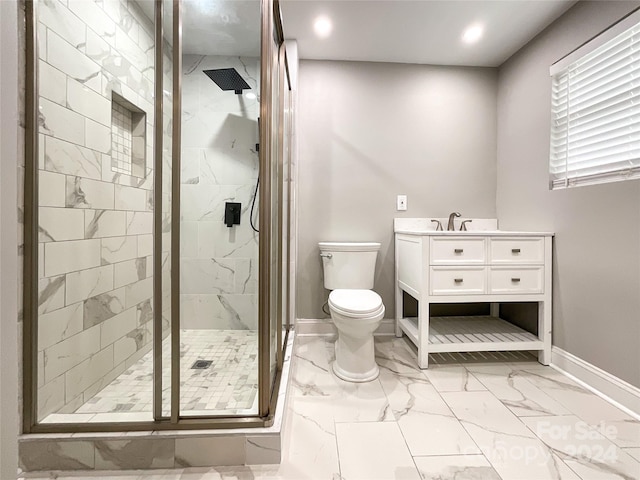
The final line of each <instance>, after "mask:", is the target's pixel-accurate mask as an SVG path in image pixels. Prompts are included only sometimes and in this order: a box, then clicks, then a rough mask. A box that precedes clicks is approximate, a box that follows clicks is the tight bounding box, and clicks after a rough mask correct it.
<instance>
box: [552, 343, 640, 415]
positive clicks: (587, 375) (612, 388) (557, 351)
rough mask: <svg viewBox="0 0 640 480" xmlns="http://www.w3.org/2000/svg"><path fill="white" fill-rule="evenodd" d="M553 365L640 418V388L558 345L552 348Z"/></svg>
mask: <svg viewBox="0 0 640 480" xmlns="http://www.w3.org/2000/svg"><path fill="white" fill-rule="evenodd" d="M551 366H552V367H553V368H555V369H556V370H558V371H560V372H562V373H564V374H565V375H567V376H568V377H570V378H571V379H573V380H575V381H577V382H578V383H580V384H581V385H582V386H584V387H585V388H587V389H588V390H590V391H592V392H593V393H595V394H596V395H598V396H600V397H602V398H604V399H605V400H607V401H608V402H611V403H612V404H614V405H615V406H616V407H618V408H620V409H622V410H624V411H625V412H627V413H628V414H629V415H632V416H633V417H635V418H637V419H639V420H640V388H638V387H635V386H633V385H631V384H630V383H627V382H625V381H624V380H621V379H620V378H618V377H616V376H614V375H612V374H610V373H608V372H605V371H604V370H602V369H601V368H598V367H596V366H595V365H592V364H590V363H588V362H585V361H584V360H582V359H581V358H579V357H576V356H575V355H573V354H571V353H569V352H566V351H564V350H562V349H561V348H558V347H552V348H551Z"/></svg>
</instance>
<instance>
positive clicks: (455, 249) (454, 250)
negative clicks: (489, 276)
mask: <svg viewBox="0 0 640 480" xmlns="http://www.w3.org/2000/svg"><path fill="white" fill-rule="evenodd" d="M462 252H464V249H463V248H454V249H453V253H462Z"/></svg>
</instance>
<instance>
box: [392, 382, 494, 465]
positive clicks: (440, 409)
mask: <svg viewBox="0 0 640 480" xmlns="http://www.w3.org/2000/svg"><path fill="white" fill-rule="evenodd" d="M380 381H381V382H382V385H383V388H384V389H385V393H386V394H387V397H388V398H389V405H390V407H391V412H392V413H393V416H394V418H395V420H396V421H397V422H398V426H399V427H400V430H401V432H402V435H403V436H404V438H405V440H406V442H407V446H408V447H409V450H410V452H411V454H412V455H414V456H416V455H456V454H477V453H481V452H480V450H479V449H478V447H477V445H476V444H475V442H474V441H473V440H472V439H471V437H469V435H468V433H467V432H466V430H465V429H464V428H463V426H462V425H461V424H460V422H459V421H458V419H457V418H456V417H455V416H454V414H453V412H452V411H451V410H450V409H449V407H448V406H447V404H446V403H445V402H444V400H443V399H442V397H441V396H440V394H439V393H438V392H437V391H436V389H435V388H434V387H433V386H432V385H431V384H430V383H429V381H428V380H427V379H425V378H422V379H420V378H416V377H413V376H403V375H398V374H395V373H393V372H391V371H385V370H383V371H382V372H381V377H380Z"/></svg>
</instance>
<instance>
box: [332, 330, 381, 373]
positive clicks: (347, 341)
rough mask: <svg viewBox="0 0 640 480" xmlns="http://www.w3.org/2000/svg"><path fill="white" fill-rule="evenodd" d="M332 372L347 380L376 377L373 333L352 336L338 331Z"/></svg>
mask: <svg viewBox="0 0 640 480" xmlns="http://www.w3.org/2000/svg"><path fill="white" fill-rule="evenodd" d="M335 351H336V360H335V362H333V372H334V373H335V374H336V375H337V376H338V378H341V379H342V380H346V381H347V382H357V383H362V382H370V381H372V380H375V379H376V378H378V375H379V374H380V369H379V368H378V364H377V363H376V359H375V351H374V346H373V335H372V333H368V334H365V335H359V336H358V337H353V336H349V335H347V334H345V332H340V330H339V329H338V340H336V346H335Z"/></svg>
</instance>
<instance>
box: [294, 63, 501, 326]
mask: <svg viewBox="0 0 640 480" xmlns="http://www.w3.org/2000/svg"><path fill="white" fill-rule="evenodd" d="M299 78H300V92H299V108H298V114H299V122H300V123H299V135H300V140H299V145H300V150H299V199H298V201H299V210H298V211H299V217H298V218H299V234H298V248H299V251H298V271H297V272H298V278H297V284H298V291H297V301H298V311H297V318H324V317H326V316H325V315H324V314H323V313H322V310H321V306H322V304H323V302H324V301H325V300H326V297H327V294H328V292H327V291H326V290H324V288H323V285H322V265H321V263H320V258H319V256H318V253H319V252H318V249H317V242H318V241H337V240H344V241H356V240H360V241H363V240H368V241H378V242H382V249H381V251H380V254H379V257H378V265H377V273H376V282H375V290H376V291H377V292H379V293H380V294H381V295H382V299H383V301H384V304H385V306H386V309H387V313H386V315H385V316H386V317H387V318H393V316H394V313H393V312H394V296H393V277H394V270H393V265H394V253H393V251H394V250H393V218H394V217H398V216H404V217H426V216H439V217H443V216H446V215H448V214H449V213H450V212H452V211H454V210H457V211H460V212H462V214H463V215H465V216H470V217H474V216H475V217H495V213H496V211H495V189H496V169H495V168H496V167H495V156H496V95H497V72H496V70H495V69H487V68H460V67H435V66H425V65H403V64H383V63H361V62H331V61H302V62H301V63H300V77H299ZM397 194H406V195H408V210H407V211H406V212H396V210H395V204H396V195H397Z"/></svg>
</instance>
